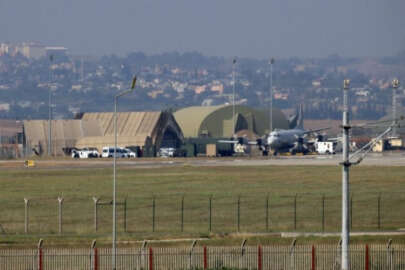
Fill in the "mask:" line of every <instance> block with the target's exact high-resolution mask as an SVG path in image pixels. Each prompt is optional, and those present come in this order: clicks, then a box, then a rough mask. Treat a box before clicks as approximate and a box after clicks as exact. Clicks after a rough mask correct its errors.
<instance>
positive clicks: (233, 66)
mask: <svg viewBox="0 0 405 270" xmlns="http://www.w3.org/2000/svg"><path fill="white" fill-rule="evenodd" d="M235 65H236V58H234V59H233V61H232V81H233V91H232V92H233V93H232V136H234V135H235Z"/></svg>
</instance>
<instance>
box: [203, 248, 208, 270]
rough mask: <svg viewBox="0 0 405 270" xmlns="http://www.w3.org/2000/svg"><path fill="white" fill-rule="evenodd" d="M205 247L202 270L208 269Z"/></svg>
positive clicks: (205, 249)
mask: <svg viewBox="0 0 405 270" xmlns="http://www.w3.org/2000/svg"><path fill="white" fill-rule="evenodd" d="M207 253H208V252H207V246H204V270H206V269H208V254H207Z"/></svg>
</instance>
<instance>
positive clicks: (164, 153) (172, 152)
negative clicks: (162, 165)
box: [159, 147, 176, 157]
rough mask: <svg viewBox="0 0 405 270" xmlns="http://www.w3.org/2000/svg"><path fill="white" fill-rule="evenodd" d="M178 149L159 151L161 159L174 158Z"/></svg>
mask: <svg viewBox="0 0 405 270" xmlns="http://www.w3.org/2000/svg"><path fill="white" fill-rule="evenodd" d="M175 152H176V149H175V148H173V147H162V148H160V149H159V156H160V157H174V155H175Z"/></svg>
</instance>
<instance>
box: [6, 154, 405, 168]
mask: <svg viewBox="0 0 405 270" xmlns="http://www.w3.org/2000/svg"><path fill="white" fill-rule="evenodd" d="M341 161H342V156H341V155H340V154H336V155H306V156H276V157H273V156H272V157H248V156H246V157H217V158H131V159H118V160H117V166H119V167H131V168H158V167H172V166H196V167H205V166H206V167H211V166H333V165H336V166H339V164H340V162H341ZM112 162H113V161H112V159H107V158H103V159H66V158H65V159H40V160H34V163H35V164H34V167H33V168H43V169H81V168H82V169H88V168H108V167H112ZM359 166H405V151H402V152H385V153H370V154H368V155H367V157H366V158H365V159H364V160H363V161H362V162H361V163H360V164H359ZM21 167H24V160H2V161H0V168H2V169H7V168H9V169H13V168H14V169H15V168H21Z"/></svg>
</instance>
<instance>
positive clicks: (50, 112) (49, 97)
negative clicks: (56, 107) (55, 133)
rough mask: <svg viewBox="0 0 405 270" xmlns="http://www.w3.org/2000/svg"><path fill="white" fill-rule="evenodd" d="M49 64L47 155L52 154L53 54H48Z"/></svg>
mask: <svg viewBox="0 0 405 270" xmlns="http://www.w3.org/2000/svg"><path fill="white" fill-rule="evenodd" d="M49 61H50V66H49V84H48V86H49V93H48V156H51V154H52V126H51V125H52V104H51V101H52V100H51V96H52V87H51V81H52V61H53V55H50V56H49Z"/></svg>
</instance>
